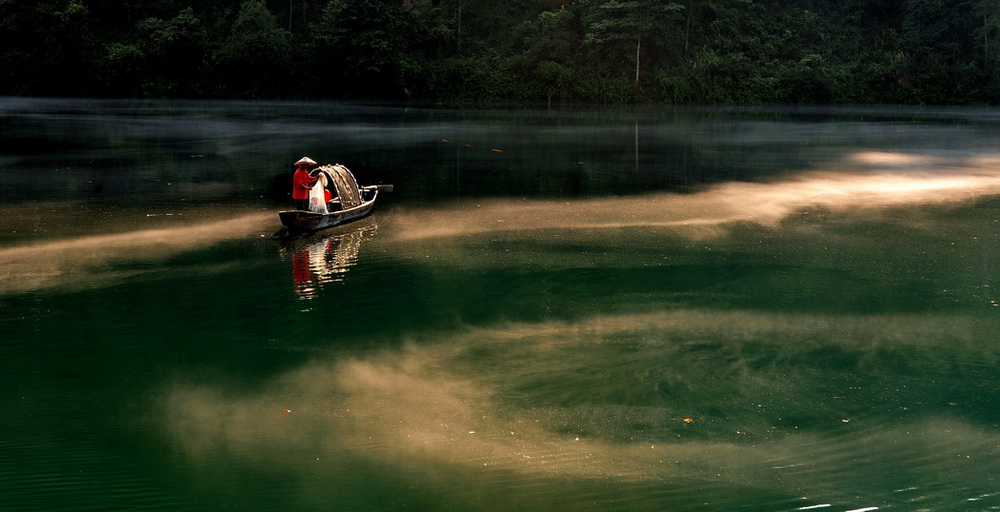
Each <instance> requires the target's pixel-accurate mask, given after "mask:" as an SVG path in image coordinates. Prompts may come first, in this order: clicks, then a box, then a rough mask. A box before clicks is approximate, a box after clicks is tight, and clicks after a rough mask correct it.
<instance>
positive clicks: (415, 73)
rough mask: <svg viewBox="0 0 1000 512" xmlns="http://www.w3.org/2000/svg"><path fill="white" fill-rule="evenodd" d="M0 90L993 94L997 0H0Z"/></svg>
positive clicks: (253, 94)
mask: <svg viewBox="0 0 1000 512" xmlns="http://www.w3.org/2000/svg"><path fill="white" fill-rule="evenodd" d="M0 28H2V30H0V94H4V95H61V96H109V97H185V98H220V97H221V98H234V97H248V98H361V97H365V98H383V99H414V100H524V101H549V102H552V101H593V102H614V103H627V102H640V101H653V102H667V103H908V104H914V103H928V104H969V103H981V104H996V103H998V102H1000V37H998V36H1000V2H997V1H996V0H842V1H839V2H830V1H824V0H567V1H553V0H499V1H487V0H268V1H265V0H215V1H212V2H191V1H190V0H38V1H34V2H22V1H15V0H0Z"/></svg>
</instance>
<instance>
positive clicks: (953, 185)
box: [0, 101, 1000, 511]
mask: <svg viewBox="0 0 1000 512" xmlns="http://www.w3.org/2000/svg"><path fill="white" fill-rule="evenodd" d="M110 105H111V106H114V107H115V108H108V105H104V104H98V105H94V104H90V103H73V102H64V103H58V102H42V103H37V104H35V103H31V102H29V103H27V104H25V103H19V102H15V101H8V102H6V103H3V108H2V109H0V112H2V113H3V115H5V116H7V117H6V118H5V119H7V120H8V121H12V125H13V126H16V127H17V129H16V133H17V137H18V138H19V140H21V141H22V142H25V141H34V142H35V144H37V145H41V144H42V143H43V142H45V141H47V140H51V139H53V138H58V139H60V140H65V141H67V142H72V144H69V146H70V147H71V148H72V149H67V150H66V151H64V152H57V154H56V155H54V157H53V160H55V161H63V162H66V161H68V160H73V162H74V163H73V165H72V170H70V166H69V165H68V164H60V166H58V169H59V171H58V172H55V173H54V174H53V175H54V176H56V177H57V178H58V179H57V182H58V183H60V184H61V186H60V187H57V188H56V189H51V188H47V187H48V186H49V185H50V184H51V183H50V182H49V181H46V180H45V179H44V176H35V175H34V174H33V171H34V169H35V167H34V166H35V165H36V164H35V163H32V162H34V161H35V160H37V155H33V154H31V153H30V152H27V151H20V152H19V151H15V150H14V149H15V148H14V147H13V145H10V144H8V145H5V146H4V154H3V155H2V157H3V158H2V162H3V163H2V166H0V182H3V183H5V185H4V189H3V193H2V194H0V199H2V205H0V207H2V209H3V211H4V212H5V213H6V214H5V215H4V216H3V218H2V220H0V228H2V236H0V308H2V309H0V311H2V313H0V327H2V328H3V330H2V331H0V332H2V333H3V334H0V361H2V362H0V374H2V375H4V376H5V377H4V379H5V381H6V383H7V384H8V385H7V386H5V388H4V389H3V391H0V393H2V394H0V399H2V400H3V401H4V402H5V403H7V404H9V407H8V412H7V414H6V415H5V417H6V421H5V422H4V424H3V426H0V439H4V441H0V455H2V457H0V461H7V462H0V482H5V483H0V504H3V503H7V504H13V507H14V509H23V510H68V509H81V508H83V509H88V508H89V509H100V508H116V507H124V508H142V509H147V510H176V509H184V510H219V509H225V508H234V507H235V508H240V509H246V510H276V509H284V510H383V509H384V510H399V509H411V510H412V509H416V510H458V509H461V510H511V509H523V510H691V511H694V510H698V511H705V510H718V511H722V510H840V511H848V510H852V511H855V510H874V509H876V508H877V509H905V510H921V509H922V510H989V509H992V508H995V507H997V506H1000V494H998V493H997V491H996V489H997V487H996V484H997V482H996V475H997V474H1000V473H998V472H997V470H998V469H1000V468H998V467H997V465H998V462H997V460H1000V459H998V457H997V455H1000V454H998V453H997V450H998V446H1000V438H998V435H997V424H998V421H1000V418H998V416H1000V402H998V400H1000V399H998V398H997V397H1000V393H998V391H1000V389H998V387H1000V381H998V379H997V377H996V368H997V365H998V363H1000V350H998V344H997V341H998V340H997V334H996V333H997V332H1000V329H998V327H1000V325H997V324H998V317H997V315H998V314H1000V292H997V287H998V286H1000V285H998V283H997V282H996V274H995V265H994V262H995V258H996V254H997V248H998V241H1000V234H998V233H1000V208H998V207H1000V201H998V199H997V194H998V192H1000V153H997V152H996V151H995V149H994V148H996V140H995V137H996V135H995V134H994V133H995V128H996V126H995V123H996V122H997V120H998V119H997V116H996V115H995V114H994V113H993V112H992V111H979V110H945V109H919V110H917V109H914V110H905V109H899V110H893V109H868V110H866V109H840V110H837V109H813V110H810V109H800V110H783V109H772V110H766V109H761V110H753V109H744V110H725V109H714V110H713V109H704V110H698V109H689V110H657V109H646V110H642V109H639V110H636V111H627V112H626V111H612V112H606V111H602V112H593V111H588V110H586V109H579V110H572V109H566V110H560V111H550V110H546V111H536V110H531V109H521V110H516V111H499V110H494V111H490V110H486V111H476V110H449V109H443V108H438V109H434V108H427V109H424V108H418V109H414V108H411V109H398V108H395V107H371V106H369V107H365V106H350V105H340V104H294V105H283V104H279V103H275V104H267V103H264V104H227V103H199V104H195V105H192V104H187V103H177V104H170V105H163V104H161V105H158V106H157V105H152V106H150V105H143V106H141V108H140V107H137V106H136V105H133V104H123V103H111V104H110ZM290 106H295V107H297V108H298V107H306V108H305V111H308V112H310V114H308V115H305V116H300V117H292V116H288V115H284V114H282V112H283V111H284V110H287V108H288V107H290ZM298 111H300V112H301V111H303V109H302V108H299V109H298ZM79 123H86V124H87V125H88V126H90V127H91V129H90V130H89V131H87V132H86V133H80V134H79V135H77V133H78V132H77V130H76V128H75V126H76V125H77V124H79ZM187 126H197V127H198V128H197V130H196V131H187V129H186V128H185V127H187ZM95 134H110V135H108V137H105V136H102V135H95ZM187 134H193V135H187ZM253 134H272V135H273V137H272V136H271V135H269V136H268V137H271V138H268V137H263V136H262V137H263V138H267V139H268V140H269V142H267V143H266V144H257V145H255V144H252V143H251V142H250V141H252V140H253V139H254V137H255V136H254V135H253ZM303 139H305V140H307V141H311V144H307V143H306V142H302V140H303ZM112 142H113V144H112ZM195 146H197V153H195V152H194V151H193V149H194V148H195ZM26 147H31V145H30V144H26ZM121 148H128V149H127V151H120V149H121ZM232 148H244V149H241V150H238V151H234V150H233V149H232ZM300 153H301V154H300ZM320 153H324V154H320ZM97 154H105V155H106V156H107V157H108V159H109V160H111V161H117V162H119V163H118V164H109V165H110V167H108V170H109V173H106V172H105V170H103V169H102V167H101V166H103V165H104V164H100V165H98V164H97V163H95V162H92V161H91V159H92V158H94V155H97ZM193 154H196V155H200V156H196V157H192V155H193ZM302 154H309V155H310V156H313V157H314V158H316V159H317V160H320V161H323V162H325V161H327V160H330V161H340V162H342V163H345V164H347V165H348V166H349V167H351V168H352V169H353V170H354V171H355V173H356V174H357V175H358V178H359V181H361V182H362V183H366V184H367V183H376V182H378V183H383V182H384V183H393V184H394V185H395V186H396V191H395V192H394V193H393V194H392V195H388V197H387V198H386V201H385V202H384V203H382V204H380V208H379V209H378V210H377V212H376V214H375V215H374V216H372V217H370V218H367V219H364V220H363V221H360V222H358V223H355V224H352V225H348V226H344V227H340V228H336V229H334V230H331V231H329V232H324V233H321V234H317V235H313V236H310V237H305V238H300V239H294V240H289V239H282V238H281V237H280V233H278V227H279V226H278V222H277V215H276V214H275V212H276V211H277V210H278V209H280V208H284V207H285V206H286V202H287V201H285V199H284V197H283V195H282V194H284V188H285V183H284V182H283V181H282V180H284V179H286V178H287V176H285V173H286V172H287V171H289V170H290V169H286V167H287V166H285V165H284V164H285V163H290V162H293V161H295V160H296V159H298V158H299V157H301V156H302ZM102 161H104V160H102ZM80 166H82V170H81V167H80ZM25 173H27V174H28V175H30V176H26V175H25ZM108 176H112V177H114V176H131V178H126V179H122V180H120V179H117V178H114V179H110V180H109V178H108ZM95 178H96V179H95ZM223 178H225V179H223ZM105 180H109V181H107V182H106V184H105V186H104V187H103V188H101V189H100V190H98V189H97V188H94V187H92V186H91V185H92V184H91V183H88V182H90V181H95V182H102V181H105ZM107 183H112V184H107ZM14 186H16V187H26V188H25V189H26V190H33V191H41V190H49V191H50V192H51V193H49V194H47V195H46V196H45V197H44V201H38V200H34V199H32V198H31V195H30V194H29V195H28V197H24V195H23V194H18V193H15V192H13V191H12V190H13V189H12V188H10V187H14ZM196 191H197V192H196ZM0 508H3V505H0Z"/></svg>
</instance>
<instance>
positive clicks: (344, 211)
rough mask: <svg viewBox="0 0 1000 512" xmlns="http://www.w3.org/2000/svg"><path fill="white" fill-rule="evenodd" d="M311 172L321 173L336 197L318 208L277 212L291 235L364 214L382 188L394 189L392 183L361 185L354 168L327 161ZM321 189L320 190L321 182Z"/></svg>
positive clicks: (328, 225)
mask: <svg viewBox="0 0 1000 512" xmlns="http://www.w3.org/2000/svg"><path fill="white" fill-rule="evenodd" d="M312 174H316V175H319V176H320V178H321V179H320V181H319V183H320V184H321V185H322V184H326V185H333V187H334V189H335V190H336V192H337V196H336V197H335V198H334V200H333V201H330V202H329V203H326V204H325V205H324V206H325V208H324V207H323V206H319V207H317V208H316V209H317V210H318V211H309V210H283V211H280V212H278V217H279V218H280V219H281V224H282V225H284V226H285V228H286V229H287V231H288V234H289V235H303V234H308V233H313V232H316V231H320V230H323V229H328V228H332V227H334V226H339V225H341V224H344V223H347V222H350V221H352V220H357V219H360V218H362V217H365V216H367V215H369V214H371V212H372V211H373V210H374V209H375V200H376V199H378V194H379V192H392V188H393V187H392V185H369V186H366V187H359V186H358V182H357V181H356V180H355V179H354V175H353V174H351V171H349V170H348V169H347V167H344V166H343V165H340V164H336V165H324V166H322V167H319V168H317V169H315V170H314V171H313V172H312ZM324 182H325V183H324ZM318 189H319V193H320V194H321V193H322V186H321V187H318ZM314 190H316V189H314ZM313 204H316V203H315V202H314V203H313Z"/></svg>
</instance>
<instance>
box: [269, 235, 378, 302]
mask: <svg viewBox="0 0 1000 512" xmlns="http://www.w3.org/2000/svg"><path fill="white" fill-rule="evenodd" d="M376 231H378V224H375V223H374V222H369V223H365V224H362V225H357V224H355V225H352V227H351V230H350V231H341V232H337V233H333V234H331V233H330V232H325V233H324V235H322V236H313V237H306V238H297V239H294V240H290V241H289V242H288V243H287V244H286V245H285V246H284V247H282V249H281V257H282V259H291V261H292V280H293V283H294V289H295V293H296V294H297V295H298V296H299V298H300V299H302V300H309V299H314V298H316V297H317V296H318V292H319V290H321V289H322V288H323V286H324V285H327V284H330V283H337V282H343V281H344V280H345V279H346V275H347V271H348V270H350V268H351V267H353V266H354V265H356V264H357V262H358V252H359V250H360V248H361V244H362V241H363V240H365V239H367V238H370V237H371V236H372V235H374V234H375V232H376Z"/></svg>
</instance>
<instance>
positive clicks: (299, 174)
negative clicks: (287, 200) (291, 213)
mask: <svg viewBox="0 0 1000 512" xmlns="http://www.w3.org/2000/svg"><path fill="white" fill-rule="evenodd" d="M318 179H319V177H316V178H313V177H312V176H309V169H307V168H306V166H304V165H303V166H301V167H299V168H298V169H296V170H295V175H294V176H292V199H309V189H311V188H312V184H313V183H316V180H318Z"/></svg>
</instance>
